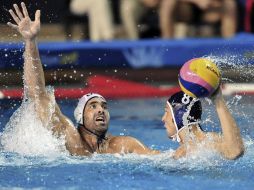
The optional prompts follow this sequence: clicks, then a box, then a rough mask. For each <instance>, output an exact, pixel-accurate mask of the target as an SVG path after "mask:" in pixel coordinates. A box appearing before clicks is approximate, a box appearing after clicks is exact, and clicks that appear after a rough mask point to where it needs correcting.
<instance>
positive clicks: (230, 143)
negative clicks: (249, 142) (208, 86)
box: [214, 89, 244, 159]
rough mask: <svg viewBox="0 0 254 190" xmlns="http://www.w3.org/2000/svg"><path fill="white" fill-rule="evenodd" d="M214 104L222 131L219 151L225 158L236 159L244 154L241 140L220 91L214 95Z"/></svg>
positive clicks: (238, 130)
mask: <svg viewBox="0 0 254 190" xmlns="http://www.w3.org/2000/svg"><path fill="white" fill-rule="evenodd" d="M214 103H215V107H216V111H217V114H218V117H219V120H220V124H221V129H222V139H221V143H220V145H219V147H220V151H221V153H222V154H223V155H224V156H225V157H226V158H228V159H236V158H238V157H239V156H241V155H242V154H243V152H244V145H243V140H242V137H241V134H240V129H239V127H238V126H237V123H236V122H235V120H234V118H233V116H232V115H231V113H230V111H229V110H228V108H227V105H226V103H225V101H224V98H223V96H222V92H221V89H219V91H218V93H217V94H216V95H215V97H214Z"/></svg>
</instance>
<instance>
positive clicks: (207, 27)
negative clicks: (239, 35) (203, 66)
mask: <svg viewBox="0 0 254 190" xmlns="http://www.w3.org/2000/svg"><path fill="white" fill-rule="evenodd" d="M186 4H192V5H194V7H193V6H192V7H191V8H192V10H190V7H186ZM184 5H185V6H184ZM191 20H192V22H193V21H194V23H192V24H193V25H194V26H195V27H198V28H197V29H198V30H197V31H198V33H197V34H198V35H201V36H207V37H208V36H209V37H211V36H215V35H220V36H222V37H232V36H233V35H234V34H235V33H236V28H237V6H236V2H235V0H202V1H201V0H164V1H163V0H162V3H161V7H160V21H161V24H160V25H161V32H162V37H164V38H169V37H173V35H174V27H175V22H176V21H177V22H179V21H181V22H183V21H184V22H186V23H187V24H188V23H191ZM217 29H219V30H217ZM185 30H186V27H185Z"/></svg>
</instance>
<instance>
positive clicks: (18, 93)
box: [0, 76, 180, 99]
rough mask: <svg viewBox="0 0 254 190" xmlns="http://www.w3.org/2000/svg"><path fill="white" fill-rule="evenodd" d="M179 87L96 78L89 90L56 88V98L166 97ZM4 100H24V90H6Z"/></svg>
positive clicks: (90, 80) (89, 81) (89, 83)
mask: <svg viewBox="0 0 254 190" xmlns="http://www.w3.org/2000/svg"><path fill="white" fill-rule="evenodd" d="M179 90H180V88H179V87H171V88H167V89H160V88H158V87H153V86H149V85H145V84H142V83H136V82H131V81H125V80H119V79H113V78H110V77H106V76H95V77H90V78H89V79H88V87H87V88H55V96H56V98H59V99H64V98H71V99H72V98H75V99H77V98H80V97H81V96H83V95H84V94H86V93H89V92H96V93H99V94H101V95H103V96H104V97H106V98H113V99H117V98H149V97H165V96H169V95H171V94H173V93H175V92H177V91H179ZM0 92H2V93H3V95H4V98H22V97H23V89H9V90H8V89H4V90H0Z"/></svg>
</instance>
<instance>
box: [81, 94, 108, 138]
mask: <svg viewBox="0 0 254 190" xmlns="http://www.w3.org/2000/svg"><path fill="white" fill-rule="evenodd" d="M83 115H84V118H83V119H84V125H85V126H86V128H88V129H90V130H91V131H93V132H96V133H99V134H100V133H105V132H107V130H108V124H109V118H110V117H109V112H108V108H107V102H105V101H104V100H103V99H101V98H98V97H95V98H92V99H91V100H89V101H88V102H87V104H86V107H85V110H84V113H83Z"/></svg>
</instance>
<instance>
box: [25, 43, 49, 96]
mask: <svg viewBox="0 0 254 190" xmlns="http://www.w3.org/2000/svg"><path fill="white" fill-rule="evenodd" d="M24 83H25V88H26V90H27V93H28V96H29V97H30V98H36V96H41V95H43V94H44V93H45V79H44V73H43V68H42V65H41V60H40V56H39V51H38V47H37V43H36V39H26V40H25V53H24Z"/></svg>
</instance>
